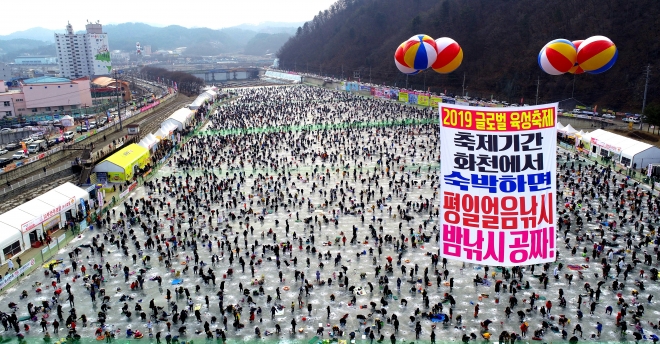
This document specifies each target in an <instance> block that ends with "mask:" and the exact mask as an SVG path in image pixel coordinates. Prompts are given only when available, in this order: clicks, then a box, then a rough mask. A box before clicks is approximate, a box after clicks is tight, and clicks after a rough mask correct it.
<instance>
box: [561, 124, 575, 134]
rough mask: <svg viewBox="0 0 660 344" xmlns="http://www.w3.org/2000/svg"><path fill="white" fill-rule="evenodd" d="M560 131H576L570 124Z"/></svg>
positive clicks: (569, 132) (572, 132)
mask: <svg viewBox="0 0 660 344" xmlns="http://www.w3.org/2000/svg"><path fill="white" fill-rule="evenodd" d="M562 131H563V132H565V133H568V134H574V133H577V130H575V128H573V127H572V126H571V125H570V124H569V125H567V126H565V127H564V129H563V130H562Z"/></svg>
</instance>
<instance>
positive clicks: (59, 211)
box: [0, 182, 89, 263]
mask: <svg viewBox="0 0 660 344" xmlns="http://www.w3.org/2000/svg"><path fill="white" fill-rule="evenodd" d="M81 199H83V200H85V201H88V200H89V194H88V193H87V192H86V191H85V190H83V189H81V188H79V187H77V186H75V185H73V184H71V183H68V182H67V183H64V184H62V185H60V186H58V187H56V188H54V189H52V190H50V191H48V192H46V193H45V194H42V195H40V196H38V197H36V198H34V199H32V200H30V201H28V202H26V203H23V204H21V205H19V206H18V207H16V208H13V209H11V210H9V211H8V212H6V213H4V214H0V248H2V249H3V251H5V250H6V249H7V248H9V249H10V250H11V252H12V253H13V254H14V255H15V254H20V253H21V252H23V251H25V250H26V249H28V248H29V247H30V246H31V245H32V243H34V242H35V241H36V240H37V237H38V236H43V232H44V231H45V230H48V229H50V228H52V227H55V226H58V225H59V227H64V225H65V223H66V220H67V219H66V216H65V214H66V212H68V211H71V214H70V216H72V217H73V216H74V214H75V213H76V212H77V210H78V205H79V204H80V200H81ZM33 232H36V233H35V234H33ZM17 241H18V242H19V243H18V247H17V245H16V242H17ZM4 256H5V255H4V254H2V255H0V258H1V260H2V263H4V261H5V260H4V259H5V258H4Z"/></svg>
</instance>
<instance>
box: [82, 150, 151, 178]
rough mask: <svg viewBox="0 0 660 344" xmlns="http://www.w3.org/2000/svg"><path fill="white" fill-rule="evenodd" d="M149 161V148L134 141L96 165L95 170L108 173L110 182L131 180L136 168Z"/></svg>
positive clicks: (142, 166)
mask: <svg viewBox="0 0 660 344" xmlns="http://www.w3.org/2000/svg"><path fill="white" fill-rule="evenodd" d="M148 163H149V150H148V149H146V148H144V147H142V146H140V145H138V144H135V143H132V144H130V145H128V146H126V147H124V148H123V149H121V150H120V151H119V152H117V153H115V154H113V155H111V156H109V157H108V158H107V159H105V160H103V161H102V162H101V163H99V164H98V165H96V167H94V172H96V173H97V174H98V173H107V176H108V177H107V180H108V181H109V182H121V181H125V180H131V179H132V178H133V175H134V174H135V171H136V169H137V168H138V167H139V168H144V166H146V165H147V164H148Z"/></svg>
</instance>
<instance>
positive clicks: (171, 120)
mask: <svg viewBox="0 0 660 344" xmlns="http://www.w3.org/2000/svg"><path fill="white" fill-rule="evenodd" d="M192 115H193V111H192V110H190V109H188V108H182V109H179V110H176V111H175V112H174V113H173V114H172V115H170V117H168V118H167V119H166V120H164V121H163V123H162V124H161V125H160V127H161V128H167V127H166V125H167V124H173V125H175V126H176V127H177V129H178V130H183V129H184V128H185V127H186V126H187V125H188V124H189V123H190V119H191V118H192Z"/></svg>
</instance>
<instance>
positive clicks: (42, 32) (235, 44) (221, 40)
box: [0, 22, 298, 57]
mask: <svg viewBox="0 0 660 344" xmlns="http://www.w3.org/2000/svg"><path fill="white" fill-rule="evenodd" d="M286 24H287V23H282V22H266V23H260V24H257V25H253V24H243V25H238V26H234V27H228V28H223V29H209V28H186V27H183V26H180V25H168V26H164V27H157V26H153V25H149V24H144V23H135V22H131V23H121V24H109V25H104V26H103V30H104V31H105V32H106V33H107V34H108V36H109V44H110V49H111V50H123V51H133V50H134V49H135V43H136V42H140V43H141V44H142V45H143V46H145V45H150V46H151V47H152V51H156V50H160V49H163V50H172V49H175V48H178V47H187V49H186V52H185V53H184V54H186V55H217V54H221V53H246V54H252V55H263V54H266V53H268V52H270V53H274V52H275V51H277V50H278V49H279V47H280V46H281V44H283V43H284V42H285V41H286V39H284V38H283V35H286V36H287V38H288V36H291V35H293V34H294V33H295V30H296V27H295V26H286ZM294 24H298V23H291V25H294ZM63 32H64V29H62V30H49V29H44V28H40V27H37V28H31V29H27V30H23V31H17V32H14V33H11V34H9V35H4V36H0V49H3V48H4V52H5V53H11V56H14V57H15V56H17V55H21V54H26V53H34V51H35V50H36V51H40V50H39V48H40V47H42V46H47V45H52V44H53V43H54V33H63ZM83 32H84V30H78V31H77V33H83ZM254 39H256V41H254ZM17 40H18V41H17ZM262 45H263V46H262ZM54 54H55V49H52V53H51V55H54Z"/></svg>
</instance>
